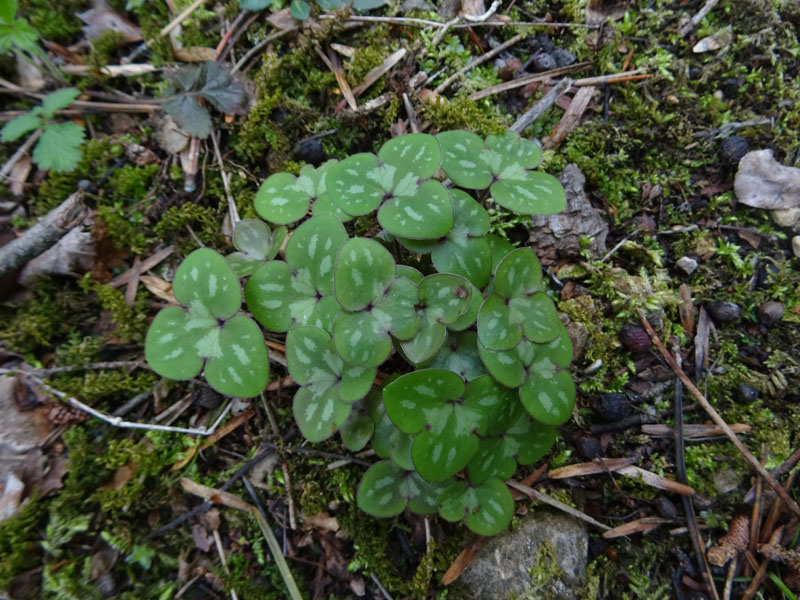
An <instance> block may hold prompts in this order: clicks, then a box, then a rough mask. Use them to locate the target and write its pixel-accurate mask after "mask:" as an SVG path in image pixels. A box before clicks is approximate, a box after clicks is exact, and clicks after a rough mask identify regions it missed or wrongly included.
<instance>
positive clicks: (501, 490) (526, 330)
mask: <svg viewBox="0 0 800 600" xmlns="http://www.w3.org/2000/svg"><path fill="white" fill-rule="evenodd" d="M540 158H541V151H540V149H539V146H538V145H536V144H535V143H533V142H531V141H528V140H524V139H521V138H520V137H519V136H518V135H517V134H515V133H510V132H509V133H506V134H504V135H494V136H489V137H488V138H486V139H485V140H484V139H481V138H480V137H478V136H477V135H475V134H473V133H470V132H467V131H451V132H447V133H441V134H439V135H437V136H432V135H427V134H411V135H405V136H400V137H398V138H395V139H393V140H390V141H389V142H387V143H386V144H384V145H383V147H382V148H381V149H380V151H379V152H378V154H377V155H374V154H369V153H362V154H356V155H354V156H350V157H348V158H346V159H344V160H342V161H341V162H337V161H329V162H327V163H325V164H323V165H321V166H320V167H318V168H313V167H310V166H306V167H303V168H302V169H301V170H300V173H299V175H298V176H294V175H291V174H288V173H276V174H273V175H272V176H270V177H269V178H268V179H267V180H266V181H265V182H264V183H263V184H262V186H261V188H260V189H259V192H258V195H257V197H256V200H255V208H256V211H257V212H258V213H259V214H260V215H261V216H262V217H263V218H264V219H265V220H266V221H268V222H271V223H273V224H275V225H277V226H278V227H277V228H276V230H275V231H274V232H273V231H271V229H270V227H269V226H268V225H267V224H266V223H263V222H261V221H254V220H246V221H242V222H241V223H239V225H238V226H237V228H236V231H235V233H234V244H235V246H236V247H237V249H238V252H236V253H234V254H231V255H230V256H229V257H228V260H227V261H226V259H225V258H223V257H222V256H221V255H219V254H217V253H216V252H214V251H212V250H209V249H200V250H196V251H195V252H193V253H192V254H190V255H189V256H188V257H187V258H186V260H185V261H184V262H183V264H181V265H180V267H179V268H178V270H177V272H176V276H175V281H174V283H173V289H174V292H175V297H176V298H177V299H178V301H180V302H181V303H182V304H184V305H185V306H186V308H185V309H184V308H180V307H169V308H165V309H164V310H162V311H161V312H160V313H159V314H158V315H157V316H156V318H155V320H154V321H153V324H152V326H151V328H150V330H149V332H148V334H147V339H146V342H145V352H146V356H147V360H148V362H149V363H150V365H151V367H152V368H153V369H154V370H155V371H156V372H157V373H159V374H161V375H163V376H166V377H171V378H173V379H189V378H192V377H195V376H196V375H198V373H200V371H201V370H203V368H204V365H205V377H206V380H207V381H208V383H209V384H210V385H211V386H212V387H214V388H215V389H217V390H218V391H219V392H221V393H223V394H228V395H232V396H242V397H249V396H254V395H257V394H259V393H260V392H262V391H263V390H264V387H265V385H266V383H267V376H268V372H269V370H268V369H269V368H268V364H267V355H266V350H265V344H264V341H263V338H262V332H261V330H260V329H259V327H258V325H256V323H255V322H254V321H253V320H252V319H250V318H249V317H248V316H244V315H241V314H237V312H238V311H239V310H240V304H241V300H242V298H241V288H240V284H239V279H238V277H247V280H246V283H245V285H244V299H245V301H246V304H247V309H248V310H249V312H250V314H252V316H253V317H254V318H255V320H256V321H258V323H259V324H260V325H261V326H262V327H263V328H264V329H265V330H267V331H270V332H272V334H279V333H286V362H287V367H288V371H289V374H290V375H291V377H292V378H293V379H294V380H295V381H296V382H297V384H298V385H299V386H300V387H299V389H298V390H297V392H296V393H295V396H294V400H293V412H294V417H295V420H296V422H297V424H298V426H299V428H300V431H301V432H302V433H303V435H304V436H305V437H306V438H307V439H308V440H309V441H312V442H319V441H322V440H325V439H328V438H330V437H331V436H332V435H334V434H335V433H336V432H337V431H338V432H340V435H341V438H342V441H343V443H344V445H345V447H347V448H348V449H349V450H351V451H354V452H355V451H359V450H361V449H362V448H364V447H365V446H366V445H367V444H368V443H369V442H370V440H371V441H372V447H373V449H374V450H375V453H376V454H377V455H378V457H380V458H381V459H382V460H381V461H380V462H378V463H376V464H375V465H373V466H372V467H371V468H370V469H369V470H368V471H367V472H366V474H365V475H364V478H363V480H362V482H361V484H360V486H359V489H358V493H357V501H358V504H359V506H360V507H361V508H362V509H363V510H364V511H365V512H367V513H369V514H371V515H375V516H381V517H389V516H393V515H397V514H399V513H400V512H402V511H403V510H405V509H406V508H409V509H410V510H412V511H414V512H417V513H420V514H434V513H437V512H438V514H439V515H441V516H442V517H443V518H444V519H447V520H450V521H458V520H461V519H465V520H466V524H467V526H468V527H469V528H470V529H472V530H473V531H475V532H477V533H479V534H483V535H491V534H494V533H497V532H499V531H502V530H503V529H504V528H505V527H507V526H508V524H509V522H510V520H511V517H512V514H513V508H514V502H513V499H512V497H511V494H510V492H509V490H508V489H507V488H506V486H505V484H504V481H505V479H506V478H508V477H510V476H512V475H513V474H514V472H515V471H516V469H517V465H528V464H531V463H533V462H534V461H536V460H538V459H539V458H541V457H542V456H543V455H544V454H545V453H546V452H547V451H548V449H549V448H550V446H551V445H552V444H553V442H554V441H555V439H556V428H557V426H558V425H560V424H562V423H564V422H565V421H566V420H567V419H568V418H569V417H570V414H571V412H572V408H573V404H574V399H575V387H574V384H573V381H572V378H571V377H570V375H569V373H568V371H566V370H565V369H566V367H567V366H568V365H569V362H570V360H571V358H572V345H571V343H570V339H569V336H568V335H567V332H566V329H565V328H564V326H563V325H562V324H561V321H560V320H559V318H558V315H557V314H556V309H555V306H554V304H553V301H552V300H551V299H550V296H549V295H548V294H547V293H546V292H545V291H544V289H543V283H542V270H541V266H540V264H539V260H538V258H537V257H536V255H535V254H534V252H533V251H532V250H531V249H530V248H519V249H513V248H512V247H511V245H510V244H508V242H505V241H504V240H501V239H500V238H497V237H496V236H492V235H489V234H488V230H489V215H488V213H487V211H486V208H485V207H484V204H487V203H496V204H500V205H502V206H503V207H505V208H506V209H510V210H512V211H514V212H518V213H523V214H548V213H553V212H556V211H558V210H561V209H562V208H563V207H564V204H565V196H564V192H563V189H562V188H561V186H560V184H559V183H558V181H557V180H556V179H555V178H554V177H552V176H550V175H547V174H545V173H542V172H539V171H534V170H533V169H534V168H535V167H536V165H537V164H538V162H539V159H540ZM437 177H438V178H437ZM445 177H447V178H449V179H450V180H451V181H452V182H454V183H455V184H456V185H458V186H461V187H462V188H466V189H469V190H474V192H473V193H474V194H475V195H471V194H470V193H468V192H467V191H465V190H464V189H452V190H451V189H449V188H448V187H447V186H446V185H445V184H444V183H443V182H442V179H444V178H445ZM487 192H488V193H487ZM309 212H310V213H311V214H312V216H311V217H309V218H306V217H307V215H308V214H309ZM373 214H375V215H376V218H377V222H378V224H379V225H380V226H381V227H382V228H383V232H382V234H381V235H380V236H378V237H376V238H368V237H358V236H351V233H352V230H355V229H356V228H363V227H364V225H365V224H366V225H367V226H368V227H369V226H370V224H371V223H372V222H371V221H369V218H370V215H373ZM355 218H358V220H354V221H352V222H353V223H355V224H354V225H348V226H349V227H351V231H350V232H349V231H348V229H347V228H346V227H345V223H350V222H351V220H353V219H355ZM304 219H305V220H304ZM365 219H367V220H366V221H365ZM298 222H299V223H300V225H299V226H297V227H296V228H294V230H293V232H292V233H291V236H290V237H289V239H288V242H287V243H286V246H285V251H284V255H283V260H277V259H275V257H276V255H277V252H278V248H279V247H280V246H281V244H282V241H283V240H284V238H285V237H286V235H287V229H286V226H290V227H291V225H292V224H294V223H298ZM409 251H410V252H409ZM411 253H414V254H415V255H416V256H417V257H419V256H423V257H424V256H426V255H430V259H428V258H423V259H422V260H417V258H411V259H410V261H411V264H402V262H403V259H404V258H406V257H409V256H412V255H411ZM398 261H400V262H399V263H398ZM412 265H414V266H412ZM404 362H405V364H406V365H407V366H405V367H404V366H403V364H404ZM379 367H380V368H381V370H382V372H385V373H391V375H389V376H388V377H387V378H386V379H385V380H384V381H383V382H382V383H380V384H376V377H377V376H378V368H379Z"/></svg>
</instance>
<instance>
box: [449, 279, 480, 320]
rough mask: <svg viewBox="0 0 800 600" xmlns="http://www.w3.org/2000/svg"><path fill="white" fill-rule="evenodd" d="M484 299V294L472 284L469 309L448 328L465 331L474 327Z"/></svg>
mask: <svg viewBox="0 0 800 600" xmlns="http://www.w3.org/2000/svg"><path fill="white" fill-rule="evenodd" d="M470 285H472V284H470ZM483 300H484V298H483V295H481V291H480V290H479V289H478V288H476V287H475V286H474V285H472V294H471V295H470V299H469V306H468V307H467V310H466V311H465V312H464V314H463V315H461V316H460V317H458V318H457V319H456V320H455V321H453V322H452V323H448V324H447V329H449V330H450V331H463V330H465V329H468V328H470V327H472V326H473V325H474V324H475V321H476V320H477V318H478V312H479V311H480V309H481V305H482V304H483Z"/></svg>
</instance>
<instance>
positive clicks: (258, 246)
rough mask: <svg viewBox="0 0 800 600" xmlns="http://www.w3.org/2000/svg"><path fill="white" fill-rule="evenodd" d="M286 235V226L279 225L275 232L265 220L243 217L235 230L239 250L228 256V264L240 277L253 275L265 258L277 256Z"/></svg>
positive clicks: (235, 244) (234, 240)
mask: <svg viewBox="0 0 800 600" xmlns="http://www.w3.org/2000/svg"><path fill="white" fill-rule="evenodd" d="M285 236H286V228H285V227H279V228H278V229H276V230H275V233H274V234H273V233H272V232H271V231H270V229H269V225H267V224H266V223H264V221H260V220H259V219H242V220H241V221H239V223H238V224H237V225H236V229H235V230H234V231H233V245H234V246H235V247H236V249H237V252H234V253H232V254H229V255H228V256H227V257H226V258H227V260H228V264H229V265H230V266H231V267H232V268H233V270H234V271H235V272H236V274H237V275H238V276H239V277H245V276H247V275H251V274H252V273H253V272H254V271H255V270H256V269H257V268H258V267H260V266H261V264H262V263H263V262H264V261H265V260H269V259H271V258H272V257H274V256H275V254H276V253H277V251H278V247H279V246H280V244H281V242H282V241H283V238H284V237H285Z"/></svg>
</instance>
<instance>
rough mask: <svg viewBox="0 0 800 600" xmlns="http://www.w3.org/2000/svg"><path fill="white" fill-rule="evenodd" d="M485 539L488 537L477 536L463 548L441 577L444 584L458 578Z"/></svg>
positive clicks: (470, 562) (448, 583)
mask: <svg viewBox="0 0 800 600" xmlns="http://www.w3.org/2000/svg"><path fill="white" fill-rule="evenodd" d="M487 540H488V538H485V537H479V538H478V539H476V540H475V541H474V542H472V543H471V544H469V545H468V546H467V547H466V548H464V549H463V550H462V551H461V552H460V553H459V555H458V556H456V559H455V560H454V561H453V563H452V564H451V565H450V567H449V568H448V569H447V571H445V574H444V576H443V577H442V583H443V584H445V585H450V584H451V583H453V582H454V581H455V580H456V579H458V578H459V577H460V576H461V573H462V572H463V571H464V569H466V568H467V567H468V566H470V565H471V564H472V561H473V559H474V558H475V555H476V554H477V553H478V552H480V550H481V548H483V545H484V544H485V543H486V542H487Z"/></svg>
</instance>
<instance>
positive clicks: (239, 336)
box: [205, 315, 269, 398]
mask: <svg viewBox="0 0 800 600" xmlns="http://www.w3.org/2000/svg"><path fill="white" fill-rule="evenodd" d="M219 348H220V355H219V356H216V357H213V358H211V359H210V360H209V361H208V364H207V365H206V369H205V376H206V380H207V381H208V383H209V385H211V387H213V388H214V389H215V390H217V391H218V392H220V393H221V394H226V395H228V396H236V397H239V398H251V397H253V396H257V395H258V394H260V393H261V392H263V391H264V388H265V387H266V386H267V381H268V379H269V363H268V361H267V347H266V345H265V344H264V337H263V336H262V334H261V330H260V329H259V328H258V325H256V323H255V321H253V320H252V319H250V318H249V317H245V316H242V315H237V316H235V317H233V318H231V319H229V320H228V321H226V322H225V325H223V326H222V331H221V332H220V334H219Z"/></svg>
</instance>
